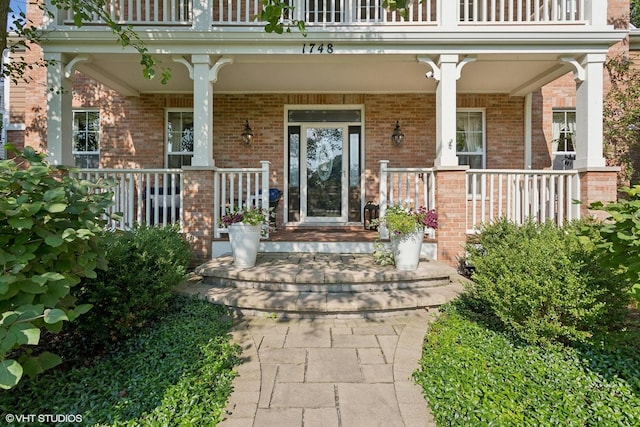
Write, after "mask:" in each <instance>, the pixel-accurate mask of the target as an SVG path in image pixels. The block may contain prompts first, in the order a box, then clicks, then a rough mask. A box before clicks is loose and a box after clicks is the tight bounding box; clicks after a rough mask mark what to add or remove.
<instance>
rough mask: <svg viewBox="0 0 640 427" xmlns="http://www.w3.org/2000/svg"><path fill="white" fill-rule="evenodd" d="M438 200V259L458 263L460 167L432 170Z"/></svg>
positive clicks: (462, 197)
mask: <svg viewBox="0 0 640 427" xmlns="http://www.w3.org/2000/svg"><path fill="white" fill-rule="evenodd" d="M436 200H437V203H438V230H437V231H436V239H437V242H438V261H440V262H443V263H445V264H448V265H450V266H451V267H458V265H459V262H460V257H461V256H462V255H464V245H465V242H466V240H467V234H466V224H467V219H466V215H467V213H466V200H467V190H466V175H465V171H464V170H438V171H437V172H436Z"/></svg>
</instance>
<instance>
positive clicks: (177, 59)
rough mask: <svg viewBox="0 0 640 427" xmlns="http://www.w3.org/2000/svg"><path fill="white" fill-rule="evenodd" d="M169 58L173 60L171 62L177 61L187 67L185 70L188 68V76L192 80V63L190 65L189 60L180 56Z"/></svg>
mask: <svg viewBox="0 0 640 427" xmlns="http://www.w3.org/2000/svg"><path fill="white" fill-rule="evenodd" d="M171 59H172V60H173V62H178V63H180V64H182V65H184V66H185V67H187V70H189V77H190V78H191V80H193V65H191V63H190V62H189V61H187V60H186V59H184V57H182V56H172V57H171Z"/></svg>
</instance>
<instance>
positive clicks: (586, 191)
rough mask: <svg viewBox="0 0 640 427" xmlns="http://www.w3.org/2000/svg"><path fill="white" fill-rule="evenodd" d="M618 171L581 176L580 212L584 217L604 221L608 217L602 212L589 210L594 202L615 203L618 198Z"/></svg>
mask: <svg viewBox="0 0 640 427" xmlns="http://www.w3.org/2000/svg"><path fill="white" fill-rule="evenodd" d="M617 184H618V180H617V173H616V171H615V170H614V171H606V172H602V171H593V172H586V173H581V174H580V201H581V202H582V204H581V205H580V212H581V214H582V215H585V216H586V215H594V216H597V217H600V218H601V219H604V218H606V217H607V215H606V214H605V213H604V212H602V211H591V210H589V209H588V207H589V205H590V204H591V203H593V202H602V203H605V204H607V203H609V202H615V201H616V196H617Z"/></svg>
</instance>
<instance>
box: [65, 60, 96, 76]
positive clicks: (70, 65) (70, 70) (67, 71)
mask: <svg viewBox="0 0 640 427" xmlns="http://www.w3.org/2000/svg"><path fill="white" fill-rule="evenodd" d="M79 62H91V55H77V56H75V57H74V58H73V59H72V60H71V61H69V63H68V64H67V65H65V67H64V77H65V78H66V79H70V78H71V75H72V74H73V70H74V68H75V66H76V64H77V63H79Z"/></svg>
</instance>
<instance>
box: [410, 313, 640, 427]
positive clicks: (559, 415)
mask: <svg viewBox="0 0 640 427" xmlns="http://www.w3.org/2000/svg"><path fill="white" fill-rule="evenodd" d="M414 379H415V380H416V381H417V382H418V383H419V384H420V385H421V386H422V388H423V391H424V396H425V397H426V399H427V401H428V403H429V406H430V408H431V411H432V412H433V414H434V417H435V419H436V421H437V423H438V425H443V426H444V425H448V426H556V425H562V426H598V427H600V426H638V425H640V333H639V329H638V328H637V326H635V327H634V326H631V327H629V328H627V329H626V330H624V331H623V332H619V333H615V334H613V333H610V334H608V335H606V336H602V337H597V338H594V339H593V340H591V342H590V343H588V344H587V343H585V344H576V345H575V346H573V347H568V346H561V345H557V346H550V347H541V346H536V345H530V344H526V343H522V342H518V341H516V340H514V339H512V338H510V337H509V336H507V335H506V334H504V333H502V332H499V331H498V330H496V328H494V327H492V326H491V325H488V324H487V323H485V322H484V321H483V319H482V317H481V316H479V315H477V314H474V313H471V312H469V311H467V310H465V309H464V307H461V306H460V304H458V306H456V305H455V304H453V305H451V306H449V307H446V308H445V309H443V314H442V316H441V317H440V318H439V319H438V320H437V321H436V322H435V323H434V324H433V325H432V327H431V329H430V331H429V333H428V334H427V336H426V338H425V342H424V348H423V356H422V360H421V364H420V368H419V369H418V370H417V371H416V372H415V373H414Z"/></svg>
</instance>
